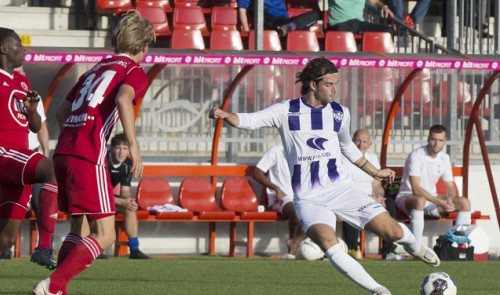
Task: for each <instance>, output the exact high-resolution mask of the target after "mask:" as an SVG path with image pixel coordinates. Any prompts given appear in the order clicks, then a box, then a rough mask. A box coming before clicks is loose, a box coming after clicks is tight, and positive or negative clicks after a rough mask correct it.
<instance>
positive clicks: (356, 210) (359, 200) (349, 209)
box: [294, 188, 387, 232]
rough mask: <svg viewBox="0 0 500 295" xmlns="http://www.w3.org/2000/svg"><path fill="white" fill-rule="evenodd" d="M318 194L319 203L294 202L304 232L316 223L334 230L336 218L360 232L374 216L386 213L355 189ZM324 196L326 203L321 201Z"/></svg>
mask: <svg viewBox="0 0 500 295" xmlns="http://www.w3.org/2000/svg"><path fill="white" fill-rule="evenodd" d="M320 193H321V194H320V196H321V197H320V199H321V202H315V201H316V200H314V199H307V200H301V199H295V200H294V205H295V211H296V212H297V216H298V217H299V220H300V223H301V225H302V229H303V230H304V232H307V230H308V229H309V227H311V226H312V225H314V224H317V223H323V224H327V225H329V226H331V227H332V228H333V229H334V230H335V228H336V222H337V217H338V218H339V219H341V220H343V221H345V222H347V223H349V224H350V225H352V226H354V227H355V228H357V229H360V230H361V229H364V228H365V225H366V224H367V223H368V222H370V221H371V220H372V219H373V218H374V217H375V216H377V215H379V214H381V213H384V212H387V210H385V208H384V206H383V205H382V204H380V203H379V202H377V201H375V200H374V199H372V198H371V197H369V196H367V195H366V194H365V193H363V192H361V191H360V190H358V189H357V188H352V189H347V190H345V191H343V192H341V193H338V190H335V191H333V190H323V191H321V192H320ZM325 196H327V197H328V201H327V202H324V201H323V200H324V197H325Z"/></svg>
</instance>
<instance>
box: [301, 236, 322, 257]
mask: <svg viewBox="0 0 500 295" xmlns="http://www.w3.org/2000/svg"><path fill="white" fill-rule="evenodd" d="M298 254H299V257H300V258H302V259H305V260H318V259H321V258H323V256H325V253H323V250H321V248H320V247H319V246H318V245H316V244H315V243H314V242H313V241H312V240H311V239H310V238H306V239H304V240H303V241H302V242H300V244H299V249H298Z"/></svg>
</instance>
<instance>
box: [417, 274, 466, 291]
mask: <svg viewBox="0 0 500 295" xmlns="http://www.w3.org/2000/svg"><path fill="white" fill-rule="evenodd" d="M456 294H457V286H456V285H455V282H454V281H453V278H452V277H450V275H449V274H447V273H445V272H441V271H437V272H433V273H430V274H428V275H426V276H425V278H424V280H423V281H422V284H420V295H456Z"/></svg>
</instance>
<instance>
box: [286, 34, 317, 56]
mask: <svg viewBox="0 0 500 295" xmlns="http://www.w3.org/2000/svg"><path fill="white" fill-rule="evenodd" d="M286 49H287V50H288V51H314V52H318V51H319V50H320V49H319V42H318V38H317V37H316V34H315V33H314V32H311V31H289V32H288V36H287V37H286Z"/></svg>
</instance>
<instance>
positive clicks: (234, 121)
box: [208, 106, 240, 127]
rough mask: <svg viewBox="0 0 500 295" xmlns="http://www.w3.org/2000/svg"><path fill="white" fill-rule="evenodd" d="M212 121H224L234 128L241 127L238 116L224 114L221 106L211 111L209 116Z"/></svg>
mask: <svg viewBox="0 0 500 295" xmlns="http://www.w3.org/2000/svg"><path fill="white" fill-rule="evenodd" d="M208 117H209V118H210V119H222V120H225V121H226V122H228V123H229V124H230V125H231V126H233V127H238V126H239V125H240V118H239V117H238V115H236V114H234V113H228V112H224V111H223V110H221V109H220V108H219V106H215V107H213V108H212V109H211V110H210V113H209V114H208Z"/></svg>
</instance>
